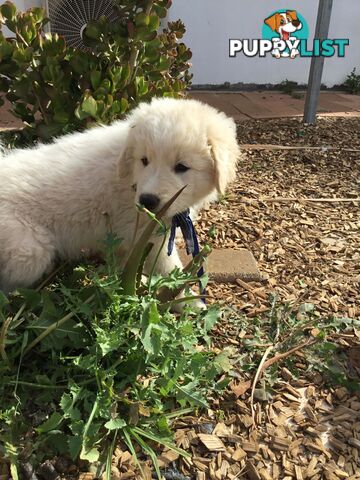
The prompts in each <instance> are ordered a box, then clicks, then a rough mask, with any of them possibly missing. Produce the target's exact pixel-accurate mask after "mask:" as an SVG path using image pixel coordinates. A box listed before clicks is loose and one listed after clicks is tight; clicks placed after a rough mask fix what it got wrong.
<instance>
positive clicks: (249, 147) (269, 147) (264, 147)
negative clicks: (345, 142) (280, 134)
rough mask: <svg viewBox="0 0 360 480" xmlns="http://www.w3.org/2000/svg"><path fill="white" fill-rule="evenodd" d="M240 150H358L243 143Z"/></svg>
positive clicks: (356, 149)
mask: <svg viewBox="0 0 360 480" xmlns="http://www.w3.org/2000/svg"><path fill="white" fill-rule="evenodd" d="M240 148H241V149H243V150H322V151H324V152H326V151H328V150H342V151H344V152H353V153H358V152H360V149H358V148H342V147H330V146H329V147H328V146H325V145H324V146H322V147H311V146H306V145H273V144H269V143H243V144H240Z"/></svg>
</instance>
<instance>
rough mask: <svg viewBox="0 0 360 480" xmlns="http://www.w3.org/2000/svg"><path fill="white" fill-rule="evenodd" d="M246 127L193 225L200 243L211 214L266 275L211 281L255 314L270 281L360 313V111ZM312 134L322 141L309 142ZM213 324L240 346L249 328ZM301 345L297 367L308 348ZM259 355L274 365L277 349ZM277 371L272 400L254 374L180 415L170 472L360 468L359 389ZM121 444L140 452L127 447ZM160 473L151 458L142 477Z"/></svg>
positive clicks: (203, 476)
mask: <svg viewBox="0 0 360 480" xmlns="http://www.w3.org/2000/svg"><path fill="white" fill-rule="evenodd" d="M238 133H239V142H240V144H243V145H245V147H244V148H243V156H242V159H241V162H240V165H239V169H238V177H237V181H236V183H235V184H234V185H233V186H232V187H231V189H230V191H229V194H228V195H227V197H226V198H225V199H224V200H223V201H222V202H221V203H220V204H217V205H212V206H210V207H209V208H208V209H207V210H205V211H203V212H202V214H201V216H200V219H199V222H198V224H197V230H198V231H199V233H200V237H201V240H202V243H204V242H205V241H206V240H207V232H208V231H209V228H210V227H211V226H212V225H214V224H215V226H216V227H217V233H216V240H215V242H214V243H215V246H216V247H217V248H219V247H220V248H221V247H224V248H226V247H229V248H235V249H237V248H247V249H249V250H251V251H252V253H253V254H254V256H255V258H256V259H257V261H258V264H259V267H260V271H261V272H262V274H263V277H264V278H263V281H262V282H259V283H254V282H253V283H245V282H243V281H241V280H240V279H239V280H238V281H237V282H236V283H233V284H215V283H211V284H210V285H209V288H208V293H209V294H210V295H212V296H213V297H214V298H215V299H216V300H217V301H218V302H220V303H223V304H225V305H232V306H233V307H234V308H235V309H236V310H237V312H242V313H244V316H245V317H246V318H248V319H249V318H250V319H251V318H254V319H255V318H257V317H258V316H261V315H264V314H265V315H266V314H267V312H269V311H270V309H271V304H270V301H269V295H270V294H273V293H276V295H277V296H278V301H279V302H289V304H290V305H291V306H292V307H293V308H296V306H298V305H300V304H302V303H304V302H308V303H313V304H314V305H315V308H316V310H317V311H318V312H319V314H320V315H322V316H324V318H331V317H334V316H336V317H348V318H353V319H355V318H359V317H360V233H359V230H360V210H359V209H360V202H359V201H357V200H358V199H359V197H360V119H359V118H354V119H351V118H346V119H345V118H337V119H333V118H326V119H325V118H324V119H320V120H319V121H318V124H317V125H316V126H304V125H303V124H302V123H301V121H300V120H298V119H292V120H289V119H286V120H267V121H249V122H242V123H240V124H239V125H238ZM249 144H254V147H251V145H249ZM259 144H261V145H266V148H265V147H264V148H263V149H261V148H259ZM274 146H281V147H284V146H297V147H301V148H298V149H284V148H281V149H277V148H274ZM309 146H311V147H316V148H312V149H307V148H303V147H309ZM319 147H321V148H319ZM339 198H341V199H342V201H341V202H337V201H334V199H339ZM306 199H312V200H311V201H306ZM319 199H322V201H318V200H319ZM324 199H325V200H324ZM217 333H218V334H219V338H216V339H215V340H216V342H215V343H219V344H220V345H219V346H221V343H222V344H223V346H229V345H232V346H234V348H238V349H240V350H241V342H242V338H243V335H244V333H245V332H244V331H240V332H239V331H238V330H236V328H234V327H233V325H229V324H228V325H221V326H220V328H218V330H217ZM339 345H340V346H344V347H345V348H346V349H347V351H348V353H349V363H351V365H352V369H353V371H354V372H355V373H356V374H357V376H358V378H359V376H360V332H358V331H356V330H355V331H354V332H353V333H352V334H351V335H339ZM269 350H270V349H269ZM294 350H296V352H295V351H294V355H296V362H297V365H299V368H300V369H301V364H302V363H305V359H306V351H303V349H302V348H301V345H299V346H298V347H296V348H295V349H294ZM350 357H351V358H350ZM263 360H264V365H266V364H269V365H270V364H271V362H272V361H273V358H269V359H268V360H267V361H265V357H264V358H263ZM279 371H280V376H279V378H278V380H277V382H276V385H275V387H274V394H273V396H272V398H271V400H270V399H269V401H263V400H262V401H261V400H259V399H258V398H256V397H254V396H253V393H254V392H252V394H250V391H249V388H250V386H251V384H252V382H253V380H254V378H252V379H250V380H247V381H244V379H240V380H239V383H238V386H237V387H236V386H235V387H233V391H232V393H230V394H229V395H226V396H225V397H224V398H214V399H212V401H211V408H209V409H208V410H207V412H205V413H204V414H203V416H202V417H194V416H189V417H185V418H182V419H181V420H179V421H177V423H176V425H175V428H176V434H175V441H176V444H177V446H179V447H181V448H183V449H185V450H186V451H188V452H189V453H190V457H189V458H187V459H184V458H180V457H179V458H178V457H177V455H176V454H174V453H173V452H171V451H169V450H166V449H165V450H164V451H163V452H162V453H161V455H160V457H159V458H160V467H161V468H162V473H163V475H164V477H163V478H165V479H169V480H208V479H210V480H226V479H229V480H236V479H249V480H278V479H279V480H292V479H294V480H306V479H310V480H323V479H325V480H341V479H351V480H355V479H360V395H359V394H352V393H350V392H349V391H348V390H347V388H345V387H343V386H341V387H338V388H335V387H334V388H330V387H326V386H324V385H325V384H324V382H323V378H322V377H321V375H320V374H318V375H316V374H315V375H313V376H312V377H307V376H306V375H304V376H303V377H302V376H301V375H300V376H298V377H297V378H295V377H294V375H293V373H292V372H290V371H289V370H288V369H287V368H286V367H285V366H284V365H281V364H280V366H279ZM245 378H249V377H246V376H245ZM125 450H126V448H125ZM118 454H119V455H120V459H121V458H122V457H121V456H122V455H126V458H127V461H130V462H131V461H132V460H131V459H129V455H128V453H126V452H125V453H124V451H122V450H121V448H120V449H119V452H118ZM114 467H115V468H117V469H118V472H119V475H118V476H114V479H115V478H118V479H125V478H141V477H138V476H136V475H135V473H134V471H135V467H134V466H132V467H131V464H128V465H127V467H125V466H124V463H121V460H120V461H116V460H115V463H114ZM121 469H122V470H121ZM132 475H133V476H132ZM153 475H154V473H153V472H152V471H151V469H150V468H148V470H146V473H145V477H144V478H146V479H148V480H150V479H151V478H154V476H153Z"/></svg>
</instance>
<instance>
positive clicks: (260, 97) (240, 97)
mask: <svg viewBox="0 0 360 480" xmlns="http://www.w3.org/2000/svg"><path fill="white" fill-rule="evenodd" d="M189 96H190V97H192V98H198V99H199V100H202V101H203V102H206V103H209V104H210V105H213V106H214V107H216V108H218V109H219V110H223V111H224V112H225V113H227V114H228V115H230V116H232V117H233V118H234V119H235V120H238V121H241V120H249V119H256V120H257V119H261V118H283V117H298V116H302V115H303V112H304V103H305V95H304V94H303V97H304V98H301V99H299V98H293V97H292V96H290V95H286V94H285V93H281V92H276V91H271V92H269V91H259V92H210V91H192V92H190V93H189ZM9 107H10V105H9V103H5V105H4V106H3V107H1V108H0V129H7V128H19V127H21V121H20V120H18V119H17V118H15V117H14V116H13V115H11V113H10V112H9ZM318 113H319V114H320V115H327V116H356V117H360V95H350V94H347V93H343V92H321V94H320V101H319V109H318Z"/></svg>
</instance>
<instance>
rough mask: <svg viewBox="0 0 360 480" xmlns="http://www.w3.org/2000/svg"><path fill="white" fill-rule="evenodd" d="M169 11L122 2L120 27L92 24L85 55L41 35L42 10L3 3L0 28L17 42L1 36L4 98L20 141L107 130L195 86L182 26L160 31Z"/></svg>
mask: <svg viewBox="0 0 360 480" xmlns="http://www.w3.org/2000/svg"><path fill="white" fill-rule="evenodd" d="M170 6H171V1H169V0H151V1H149V0H146V1H145V0H127V1H122V2H121V7H120V2H119V5H118V7H117V8H118V10H119V21H118V22H115V23H110V22H109V21H108V20H107V19H106V18H105V17H101V18H100V19H99V20H97V21H92V22H89V24H88V25H87V27H86V29H85V30H84V33H83V35H84V41H85V44H86V45H87V46H88V48H87V49H86V50H78V49H74V48H71V47H68V46H67V45H66V43H65V40H64V39H63V38H62V37H59V36H58V35H57V34H49V33H44V26H45V25H46V23H47V22H48V19H47V18H46V17H45V11H44V10H43V9H41V8H32V9H30V10H28V11H27V12H25V13H23V12H19V11H17V10H16V7H15V5H14V4H13V3H11V2H9V1H7V2H5V3H4V4H3V5H2V6H1V7H0V25H1V24H3V25H6V27H7V28H8V29H9V30H10V31H11V32H13V33H14V37H12V38H8V39H6V38H5V37H4V35H3V33H2V32H1V31H0V93H1V92H2V93H3V95H2V97H3V96H4V94H5V96H6V98H7V99H8V100H9V101H10V102H11V103H12V112H13V113H14V115H15V116H17V117H19V118H20V119H21V120H22V121H23V122H24V125H25V126H26V129H25V130H24V131H23V132H22V137H23V138H25V139H26V140H27V141H35V140H36V139H37V138H40V139H42V140H45V141H46V140H49V139H51V138H52V137H54V136H58V135H60V134H64V133H68V132H70V131H73V130H79V129H82V128H85V127H86V126H87V125H88V124H89V123H92V122H102V123H109V122H111V121H112V120H114V119H116V118H119V117H121V116H122V115H123V114H124V113H125V112H126V111H127V110H128V109H130V108H132V107H133V106H134V105H136V104H137V103H138V102H140V101H141V100H145V101H146V100H148V99H150V98H151V97H153V96H174V97H176V96H179V95H181V93H182V91H183V90H184V89H185V88H186V87H187V86H188V85H189V82H190V80H191V76H190V74H189V72H188V69H189V63H188V61H189V59H190V58H191V52H190V50H189V49H188V48H187V47H186V46H185V44H184V43H179V41H178V40H179V39H181V38H182V36H183V34H184V32H185V28H184V25H183V23H182V22H181V21H180V20H179V21H177V22H171V23H169V24H168V27H167V28H166V29H164V30H163V32H161V33H159V32H158V30H159V25H160V19H161V18H163V17H165V16H166V13H167V10H168V9H169V8H170ZM2 97H0V102H1V103H3V98H2Z"/></svg>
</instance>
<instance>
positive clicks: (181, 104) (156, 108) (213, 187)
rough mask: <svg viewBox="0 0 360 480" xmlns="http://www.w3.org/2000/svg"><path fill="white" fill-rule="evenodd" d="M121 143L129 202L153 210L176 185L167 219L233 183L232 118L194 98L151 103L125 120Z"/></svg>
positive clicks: (234, 145) (235, 151)
mask: <svg viewBox="0 0 360 480" xmlns="http://www.w3.org/2000/svg"><path fill="white" fill-rule="evenodd" d="M128 121H129V123H130V126H131V128H130V129H129V132H130V133H129V138H128V145H127V161H126V164H125V165H126V168H128V170H129V172H128V174H130V175H131V176H132V178H131V180H130V181H131V183H132V184H133V185H134V186H136V187H134V189H136V195H135V202H136V203H141V204H143V205H144V206H145V207H146V208H148V209H149V210H152V211H154V212H156V211H158V210H159V209H161V207H162V206H163V205H164V204H165V203H166V202H167V201H168V200H169V199H170V198H171V197H172V196H173V195H174V194H175V193H176V192H177V191H178V190H180V189H181V188H182V187H184V186H186V188H185V189H184V191H183V192H182V194H181V195H180V196H179V197H178V198H177V200H176V201H175V202H174V204H173V205H172V206H171V208H170V209H169V211H168V212H167V216H168V217H171V216H173V215H174V214H175V213H178V212H182V211H184V210H186V209H187V208H190V207H192V206H193V205H195V204H199V203H201V201H202V200H204V199H205V198H206V197H208V196H209V195H211V194H212V193H214V192H216V191H218V192H220V193H224V191H225V188H226V186H227V184H228V183H229V182H230V181H232V180H234V178H235V174H236V161H237V158H238V156H239V147H238V144H237V141H236V127H235V123H234V121H233V120H232V119H230V118H228V117H227V116H226V115H225V114H223V113H220V112H218V111H217V110H215V109H214V108H212V107H210V106H208V105H205V104H203V103H201V102H198V101H196V100H175V99H154V100H153V101H152V102H151V103H143V104H141V105H140V106H139V107H137V108H136V109H135V110H134V111H133V112H132V113H131V114H130V116H129V118H128Z"/></svg>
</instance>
